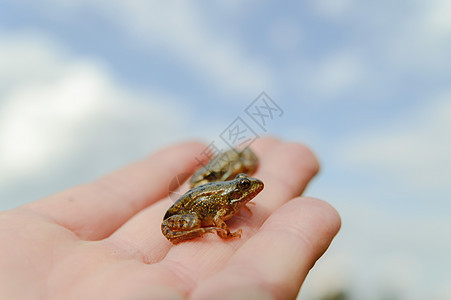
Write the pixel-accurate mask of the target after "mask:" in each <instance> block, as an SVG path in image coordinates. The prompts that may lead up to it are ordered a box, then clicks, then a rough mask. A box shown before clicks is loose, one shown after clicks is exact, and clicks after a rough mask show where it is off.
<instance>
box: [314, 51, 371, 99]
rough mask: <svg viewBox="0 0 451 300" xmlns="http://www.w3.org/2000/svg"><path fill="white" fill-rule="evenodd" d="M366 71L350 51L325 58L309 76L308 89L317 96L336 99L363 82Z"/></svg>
mask: <svg viewBox="0 0 451 300" xmlns="http://www.w3.org/2000/svg"><path fill="white" fill-rule="evenodd" d="M365 75H366V69H365V66H364V64H363V61H362V60H361V59H360V57H359V56H358V55H357V54H355V53H353V51H352V50H346V51H342V52H340V53H336V54H332V55H329V56H326V57H325V58H324V59H323V60H322V61H320V62H319V64H318V65H317V66H315V68H314V70H312V74H310V77H309V79H308V80H309V81H310V84H309V85H308V88H312V89H313V91H314V92H315V93H316V94H318V95H319V96H326V97H328V96H333V97H337V96H340V95H342V94H343V93H347V92H350V91H353V90H354V89H355V88H356V87H357V86H358V84H359V83H361V82H362V81H363V80H364V76H365Z"/></svg>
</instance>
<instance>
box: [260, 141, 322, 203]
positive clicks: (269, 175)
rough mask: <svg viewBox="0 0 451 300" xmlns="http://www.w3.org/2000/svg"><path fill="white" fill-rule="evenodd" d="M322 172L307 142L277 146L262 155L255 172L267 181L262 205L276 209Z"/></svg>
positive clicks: (296, 194) (261, 198) (261, 197)
mask: <svg viewBox="0 0 451 300" xmlns="http://www.w3.org/2000/svg"><path fill="white" fill-rule="evenodd" d="M318 171H319V162H318V160H317V159H316V157H315V155H314V154H313V153H312V151H311V150H310V149H308V148H307V147H305V146H304V145H301V144H298V143H281V144H277V145H275V146H274V147H272V148H271V149H270V151H267V152H266V153H265V155H263V156H262V158H261V162H260V168H259V170H258V172H257V173H256V174H255V177H257V178H259V179H260V180H262V181H263V182H264V183H265V188H264V190H263V191H262V193H261V196H260V200H259V202H258V204H259V205H263V206H264V207H266V208H267V209H268V210H269V211H274V210H275V209H277V208H278V207H280V206H281V205H282V204H284V203H285V202H286V201H288V200H290V199H292V198H293V197H296V196H300V195H301V194H302V192H303V191H304V190H305V188H306V186H307V184H308V183H309V182H310V180H311V179H312V178H313V177H314V176H315V175H316V174H317V173H318Z"/></svg>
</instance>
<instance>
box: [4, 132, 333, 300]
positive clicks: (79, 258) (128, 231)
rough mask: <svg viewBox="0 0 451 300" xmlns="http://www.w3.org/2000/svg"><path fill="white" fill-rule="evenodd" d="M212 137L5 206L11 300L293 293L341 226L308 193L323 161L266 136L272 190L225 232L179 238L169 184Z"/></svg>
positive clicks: (264, 166)
mask: <svg viewBox="0 0 451 300" xmlns="http://www.w3.org/2000/svg"><path fill="white" fill-rule="evenodd" d="M204 148H205V146H204V145H203V144H201V143H197V142H189V143H183V144H180V145H176V146H173V147H170V148H166V149H163V150H161V151H160V152H158V153H156V154H154V155H152V156H150V157H149V158H147V159H145V160H143V161H140V162H137V163H135V164H133V165H131V166H128V167H126V168H124V169H122V170H119V171H116V172H114V173H112V174H110V175H107V176H106V177H104V178H101V179H99V180H97V181H95V182H92V183H89V184H86V185H83V186H78V187H75V188H72V189H69V190H66V191H63V192H61V193H59V194H56V195H53V196H50V197H47V198H44V199H41V200H38V201H35V202H32V203H30V204H27V205H25V206H22V207H19V208H16V209H12V210H9V211H4V212H2V213H0V240H1V241H2V243H1V244H0V298H1V299H185V298H190V299H212V298H214V299H236V298H242V299H249V298H251V299H253V298H255V299H287V298H294V297H296V295H297V293H298V291H299V288H300V286H301V285H302V282H303V281H304V279H305V277H306V275H307V273H308V271H309V270H310V268H311V267H312V266H313V264H314V263H315V261H316V260H317V259H318V258H319V257H320V256H321V255H322V254H323V253H324V251H325V250H326V249H327V247H328V246H329V244H330V243H331V241H332V239H333V237H334V236H335V234H336V233H337V232H338V230H339V228H340V217H339V215H338V214H337V212H336V211H335V209H333V208H332V207H331V206H330V205H329V204H327V203H325V202H323V201H321V200H317V199H312V198H305V197H300V195H301V193H302V192H303V190H304V189H305V187H306V185H307V184H308V182H309V181H310V180H311V179H312V177H313V176H314V175H315V174H316V173H317V171H318V168H319V167H318V162H317V160H316V158H315V157H314V156H313V154H312V153H311V152H310V151H309V150H308V149H307V148H305V147H304V146H301V145H299V144H296V143H284V142H281V141H279V140H276V139H273V138H264V139H260V140H257V141H256V142H254V143H253V144H252V148H253V150H254V151H255V152H256V153H257V155H258V156H259V158H260V167H259V169H258V171H257V173H256V174H255V175H254V177H256V178H259V179H261V180H262V181H263V182H264V183H265V189H264V190H263V191H262V192H261V193H260V194H259V195H258V196H257V197H256V198H255V199H254V200H253V202H254V203H255V204H256V205H254V206H252V207H251V210H252V215H250V214H249V213H248V212H246V211H242V212H240V213H239V214H237V215H236V216H234V217H233V218H232V219H231V220H229V221H227V223H228V225H229V227H230V229H231V230H232V231H235V230H237V229H238V228H241V229H242V230H243V234H242V237H241V239H237V238H234V239H228V240H223V239H221V238H219V237H218V236H217V235H216V234H206V235H204V236H203V237H202V238H198V239H194V240H190V241H187V242H183V243H180V244H178V245H173V244H171V243H170V242H169V241H167V240H166V239H165V237H164V236H163V235H162V234H161V231H160V225H161V222H162V217H163V215H164V214H165V212H166V210H167V209H168V208H169V207H170V205H171V204H172V202H171V200H170V199H169V197H167V196H168V195H167V193H168V186H169V183H170V181H171V179H173V178H174V177H175V176H177V175H178V174H189V173H192V172H194V170H195V168H196V167H197V165H196V164H197V162H196V160H195V157H197V156H198V155H199V153H201V152H202V150H204Z"/></svg>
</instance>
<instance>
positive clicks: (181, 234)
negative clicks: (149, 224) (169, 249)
mask: <svg viewBox="0 0 451 300" xmlns="http://www.w3.org/2000/svg"><path fill="white" fill-rule="evenodd" d="M200 226H201V222H200V220H199V218H197V216H196V215H194V214H184V215H173V216H171V217H169V218H167V219H165V220H164V221H163V223H161V232H162V233H163V235H164V236H165V237H166V238H167V239H168V240H169V241H171V242H172V243H174V244H177V243H180V242H183V241H186V240H190V239H194V238H197V237H200V236H202V235H204V234H206V233H209V232H212V231H215V230H217V229H219V228H215V227H207V228H201V227H200Z"/></svg>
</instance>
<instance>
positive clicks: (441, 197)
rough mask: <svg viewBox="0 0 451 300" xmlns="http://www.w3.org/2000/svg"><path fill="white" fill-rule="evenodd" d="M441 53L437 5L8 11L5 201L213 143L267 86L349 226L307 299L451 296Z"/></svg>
mask: <svg viewBox="0 0 451 300" xmlns="http://www.w3.org/2000/svg"><path fill="white" fill-rule="evenodd" d="M450 51H451V5H450V4H449V2H448V1H446V0H432V1H427V2H426V1H395V2H393V1H355V0H336V1H332V0H317V1H313V0H310V1H304V2H300V3H294V1H293V2H286V3H283V4H282V3H276V2H269V1H258V2H257V1H240V2H239V1H225V0H223V1H217V2H214V3H211V2H207V1H197V2H190V3H188V2H173V3H166V2H163V1H161V2H157V1H133V2H132V1H129V2H125V1H116V0H113V1H111V0H110V1H85V0H80V1H75V0H67V1H52V0H44V1H40V2H39V3H37V2H33V1H26V0H24V1H9V0H6V1H2V2H1V3H0V209H7V208H11V207H14V206H17V205H20V204H22V203H25V202H28V201H32V200H35V199H37V198H40V197H43V196H45V195H48V194H51V193H54V192H56V191H58V190H61V189H64V188H67V187H70V186H72V185H75V184H79V183H82V182H86V181H89V180H92V179H94V178H96V177H98V176H101V175H102V174H104V173H106V172H109V171H111V170H114V169H115V168H117V167H120V166H122V165H124V164H126V163H128V162H131V161H133V160H135V159H138V158H140V157H143V156H145V155H147V154H148V153H150V152H152V151H153V150H156V149H158V148H160V147H162V146H164V145H167V144H169V143H172V142H176V141H180V140H182V139H188V138H200V139H203V140H204V141H205V142H207V143H208V142H210V141H212V140H216V139H218V135H219V134H220V133H221V132H222V131H223V130H224V129H225V128H226V127H227V126H228V125H229V124H230V123H231V122H232V121H233V120H234V119H235V118H236V117H237V116H245V114H244V108H245V107H247V106H248V105H249V104H250V103H251V102H252V101H253V100H254V99H255V97H257V96H258V95H259V94H260V93H261V92H262V91H265V92H267V93H268V95H269V96H270V97H271V98H272V99H274V101H275V102H276V103H277V104H278V105H280V107H281V108H282V109H283V110H284V114H283V116H281V117H280V118H275V119H274V120H273V121H272V122H271V123H270V124H269V125H268V127H267V130H268V133H270V134H272V135H277V136H280V137H282V138H284V139H288V140H295V141H299V142H303V143H306V144H308V145H310V146H311V147H312V148H313V150H314V151H315V152H316V153H317V154H318V156H319V158H320V160H321V162H322V166H323V169H322V172H321V174H320V175H319V176H318V178H317V179H315V181H314V182H313V183H312V185H311V187H310V188H309V189H308V191H307V194H308V195H311V196H315V197H320V198H323V199H325V200H327V201H329V202H331V203H332V204H333V205H334V206H335V207H337V208H338V210H339V211H340V213H341V215H342V218H343V229H342V231H341V233H340V235H339V236H338V237H337V240H336V241H335V243H334V244H333V246H332V248H331V249H330V251H329V252H328V253H327V255H326V256H325V257H324V258H323V259H322V260H321V261H320V262H319V263H318V265H317V268H316V269H315V270H314V271H312V273H311V276H310V278H309V279H308V280H307V282H306V284H305V288H304V291H303V293H304V296H305V298H306V299H317V297H319V296H320V295H321V293H325V292H329V291H331V292H332V291H333V290H334V289H338V290H339V289H348V290H350V292H351V294H352V295H354V297H355V299H359V296H361V295H362V294H364V295H367V296H366V297H365V299H381V298H383V297H384V296H387V295H394V296H396V297H397V299H425V297H427V298H429V297H430V296H431V295H433V296H434V297H435V298H436V299H450V298H451V289H450V288H449V287H450V286H451V274H449V271H448V270H450V269H451V261H450V260H449V259H448V260H446V259H447V256H448V255H449V253H450V251H451V240H449V239H447V238H445V236H449V233H450V231H451V221H449V211H450V209H451V204H450V203H451V202H450V200H451V185H450V181H451V173H450V170H451V158H450V155H449V153H451V87H450V81H451V61H450V60H449V53H450ZM256 130H257V131H258V133H259V134H262V133H264V132H263V131H262V130H261V129H258V128H256ZM325 287H326V288H325ZM368 295H372V296H368ZM426 295H427V296H426ZM370 297H373V298H370ZM360 299H361V297H360Z"/></svg>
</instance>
